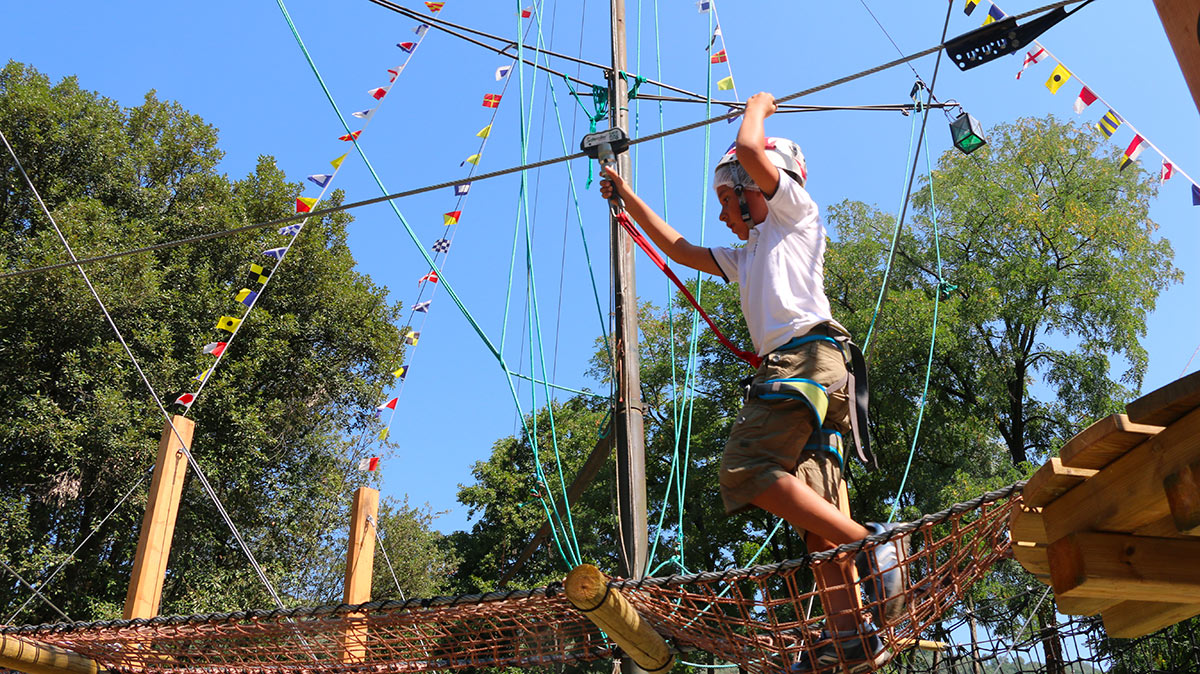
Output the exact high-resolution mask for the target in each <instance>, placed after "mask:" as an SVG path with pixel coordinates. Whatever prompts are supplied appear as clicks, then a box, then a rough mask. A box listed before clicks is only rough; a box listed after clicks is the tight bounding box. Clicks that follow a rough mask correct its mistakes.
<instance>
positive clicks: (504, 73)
mask: <svg viewBox="0 0 1200 674" xmlns="http://www.w3.org/2000/svg"><path fill="white" fill-rule="evenodd" d="M510 72H512V66H500V67H499V68H496V81H497V82H499V81H500V80H502V79H504V78H505V77H508V73H510Z"/></svg>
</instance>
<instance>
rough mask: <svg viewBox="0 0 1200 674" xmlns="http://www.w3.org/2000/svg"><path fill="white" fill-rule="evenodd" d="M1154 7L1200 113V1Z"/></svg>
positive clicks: (1159, 1) (1160, 2) (1160, 1)
mask: <svg viewBox="0 0 1200 674" xmlns="http://www.w3.org/2000/svg"><path fill="white" fill-rule="evenodd" d="M1154 6H1155V8H1157V9H1158V18H1159V19H1160V20H1162V24H1163V29H1164V30H1165V31H1166V32H1167V39H1169V40H1170V41H1171V48H1172V49H1174V50H1175V60H1176V61H1178V62H1179V69H1180V70H1182V71H1183V79H1184V81H1186V82H1187V85H1188V89H1190V90H1191V91H1192V100H1193V101H1194V102H1195V103H1196V109H1197V110H1200V42H1198V41H1197V36H1196V31H1197V23H1198V22H1200V18H1198V17H1200V0H1154Z"/></svg>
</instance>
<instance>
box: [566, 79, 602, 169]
mask: <svg viewBox="0 0 1200 674" xmlns="http://www.w3.org/2000/svg"><path fill="white" fill-rule="evenodd" d="M563 82H566V83H567V90H569V91H570V92H571V96H572V97H574V98H575V102H576V103H578V104H579V108H580V109H581V110H583V114H584V115H587V118H588V133H596V123H597V122H601V121H604V118H605V117H608V87H606V86H601V85H599V84H593V85H592V106H593V107H594V108H595V112H594V113H592V112H588V109H587V106H586V105H584V104H583V99H582V98H580V97H579V92H578V91H575V87H573V86H571V80H569V79H567V76H566V75H563ZM593 177H594V176H593V175H592V162H590V161H589V162H588V176H587V182H586V183H584V185H583V189H585V190H586V189H588V188H590V187H591V186H592V179H593Z"/></svg>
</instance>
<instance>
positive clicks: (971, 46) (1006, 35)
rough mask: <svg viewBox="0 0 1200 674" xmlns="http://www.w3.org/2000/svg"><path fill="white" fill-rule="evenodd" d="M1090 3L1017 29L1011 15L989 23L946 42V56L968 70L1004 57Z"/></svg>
mask: <svg viewBox="0 0 1200 674" xmlns="http://www.w3.org/2000/svg"><path fill="white" fill-rule="evenodd" d="M1090 2H1091V0H1087V2H1084V3H1083V4H1082V5H1080V6H1078V7H1076V8H1075V9H1073V10H1071V11H1070V12H1068V11H1067V10H1066V9H1064V8H1062V7H1058V8H1056V9H1053V10H1051V11H1049V12H1047V13H1046V14H1044V15H1043V16H1039V17H1037V18H1036V19H1032V20H1030V21H1029V22H1027V23H1025V24H1024V25H1021V26H1018V25H1017V20H1016V19H1015V18H1013V17H1011V16H1010V17H1006V18H1004V19H1001V20H999V21H996V22H993V23H989V24H988V25H986V26H982V27H980V28H976V29H975V30H973V31H971V32H969V33H964V34H962V35H959V36H958V37H956V38H954V39H953V40H950V41H949V42H947V43H946V53H947V54H949V55H950V58H951V59H953V61H954V65H956V66H958V67H959V69H960V70H970V69H971V68H975V67H978V66H981V65H983V64H985V63H988V62H991V61H995V60H996V59H998V58H1000V57H1001V56H1007V55H1009V54H1011V53H1013V52H1015V51H1017V50H1018V49H1020V48H1022V47H1024V46H1025V45H1028V44H1030V43H1031V42H1033V41H1034V40H1036V39H1037V38H1038V36H1039V35H1041V34H1042V33H1045V32H1046V31H1048V30H1050V28H1051V27H1052V26H1054V25H1055V24H1057V23H1058V22H1059V21H1062V20H1063V19H1065V18H1067V17H1068V16H1070V15H1071V14H1074V13H1075V12H1078V11H1079V10H1080V9H1083V7H1084V6H1086V5H1088V4H1090Z"/></svg>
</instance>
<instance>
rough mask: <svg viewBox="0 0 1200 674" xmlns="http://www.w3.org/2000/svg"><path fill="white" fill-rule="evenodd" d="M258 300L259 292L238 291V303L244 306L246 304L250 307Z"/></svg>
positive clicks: (246, 289) (249, 290)
mask: <svg viewBox="0 0 1200 674" xmlns="http://www.w3.org/2000/svg"><path fill="white" fill-rule="evenodd" d="M257 298H258V291H257V290H251V289H249V288H242V289H241V290H239V291H238V294H237V301H239V302H241V303H242V304H245V305H246V306H250V305H252V304H254V300H255V299H257Z"/></svg>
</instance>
